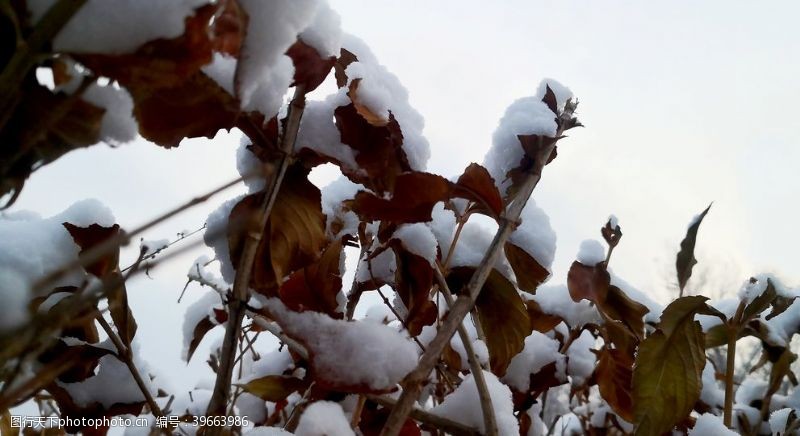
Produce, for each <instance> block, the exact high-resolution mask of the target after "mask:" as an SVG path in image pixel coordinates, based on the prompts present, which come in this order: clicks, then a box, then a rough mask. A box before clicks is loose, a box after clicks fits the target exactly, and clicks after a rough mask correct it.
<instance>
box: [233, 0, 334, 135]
mask: <svg viewBox="0 0 800 436" xmlns="http://www.w3.org/2000/svg"><path fill="white" fill-rule="evenodd" d="M319 3H320V2H319V1H317V0H273V1H268V2H265V1H262V0H240V1H239V4H240V5H241V6H242V9H244V11H245V12H246V13H247V16H248V17H249V20H248V26H247V34H246V36H245V39H244V43H243V46H242V53H241V58H240V64H239V71H238V73H239V76H238V77H237V80H238V81H239V97H240V99H241V102H242V109H244V110H247V111H258V112H261V113H262V114H264V116H265V117H266V118H267V119H270V118H272V117H273V116H275V115H276V114H277V113H278V109H279V108H280V106H281V103H282V101H283V96H284V95H285V94H286V91H287V90H288V89H289V86H290V85H291V83H292V79H293V76H294V65H293V64H292V60H291V59H290V58H289V57H288V56H286V55H285V53H286V50H288V49H289V47H291V45H292V44H294V42H295V41H296V40H297V35H298V34H299V33H300V32H301V31H302V30H303V29H305V28H306V27H308V26H309V25H310V24H311V23H312V20H313V19H314V16H315V14H316V13H317V8H318V7H319Z"/></svg>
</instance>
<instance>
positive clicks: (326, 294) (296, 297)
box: [279, 240, 343, 318]
mask: <svg viewBox="0 0 800 436" xmlns="http://www.w3.org/2000/svg"><path fill="white" fill-rule="evenodd" d="M342 250H343V247H342V241H341V240H336V241H333V242H331V244H330V245H328V247H327V248H326V249H325V251H323V252H322V256H320V258H319V260H318V261H317V262H315V263H313V264H311V265H309V266H307V267H305V268H303V269H300V270H297V271H295V272H294V273H292V275H290V276H289V278H288V279H287V280H286V281H285V282H284V283H283V284H282V285H281V288H280V291H279V294H280V298H281V300H282V301H283V302H284V304H286V306H287V307H289V308H290V309H292V310H294V311H296V312H302V311H304V310H312V311H315V312H322V313H325V314H327V315H329V316H331V317H332V318H342V313H341V312H339V311H338V308H339V303H338V301H337V296H338V295H339V293H340V292H341V291H342V276H341V273H340V271H339V261H340V258H341V256H342V254H343V252H342Z"/></svg>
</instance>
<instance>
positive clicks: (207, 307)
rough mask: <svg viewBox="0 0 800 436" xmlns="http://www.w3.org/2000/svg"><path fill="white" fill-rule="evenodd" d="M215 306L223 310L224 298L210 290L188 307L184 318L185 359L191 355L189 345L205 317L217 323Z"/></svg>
mask: <svg viewBox="0 0 800 436" xmlns="http://www.w3.org/2000/svg"><path fill="white" fill-rule="evenodd" d="M214 308H217V309H219V310H222V308H223V304H222V298H221V297H220V296H219V294H217V293H216V292H214V291H209V292H206V293H205V294H203V296H202V297H200V299H199V300H197V301H195V302H194V303H192V305H191V306H189V307H188V308H187V309H186V314H185V315H184V318H183V351H182V353H181V357H182V359H183V360H187V358H188V357H189V345H190V344H191V343H192V339H194V330H195V327H196V326H197V324H199V323H200V321H202V320H203V319H204V318H208V320H209V321H211V322H212V323H214V324H217V321H216V318H215V317H214Z"/></svg>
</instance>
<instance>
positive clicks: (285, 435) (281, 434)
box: [242, 427, 293, 436]
mask: <svg viewBox="0 0 800 436" xmlns="http://www.w3.org/2000/svg"><path fill="white" fill-rule="evenodd" d="M242 434H243V435H245V436H292V434H293V433H289V432H288V431H286V430H284V429H282V428H280V427H254V428H251V429H249V430H245V431H244V432H243V433H242Z"/></svg>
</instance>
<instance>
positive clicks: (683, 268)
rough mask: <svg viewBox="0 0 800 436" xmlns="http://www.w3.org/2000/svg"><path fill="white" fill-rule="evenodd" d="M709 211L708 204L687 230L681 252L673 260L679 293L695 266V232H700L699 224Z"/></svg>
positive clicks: (709, 206)
mask: <svg viewBox="0 0 800 436" xmlns="http://www.w3.org/2000/svg"><path fill="white" fill-rule="evenodd" d="M709 209H711V205H710V204H709V205H708V207H707V208H706V209H705V210H704V211H703V212H701V213H700V215H698V216H697V218H696V219H695V220H694V221H693V222H692V223H691V225H690V226H689V229H688V230H687V231H686V237H685V238H683V241H681V250H680V251H679V252H678V256H677V258H676V259H675V268H676V269H677V271H678V287H680V289H681V291H683V288H685V287H686V283H687V282H688V281H689V278H690V277H692V268H694V266H695V264H697V259H695V257H694V245H695V243H696V242H697V231H698V230H700V224H701V223H702V222H703V218H705V217H706V214H708V211H709Z"/></svg>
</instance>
